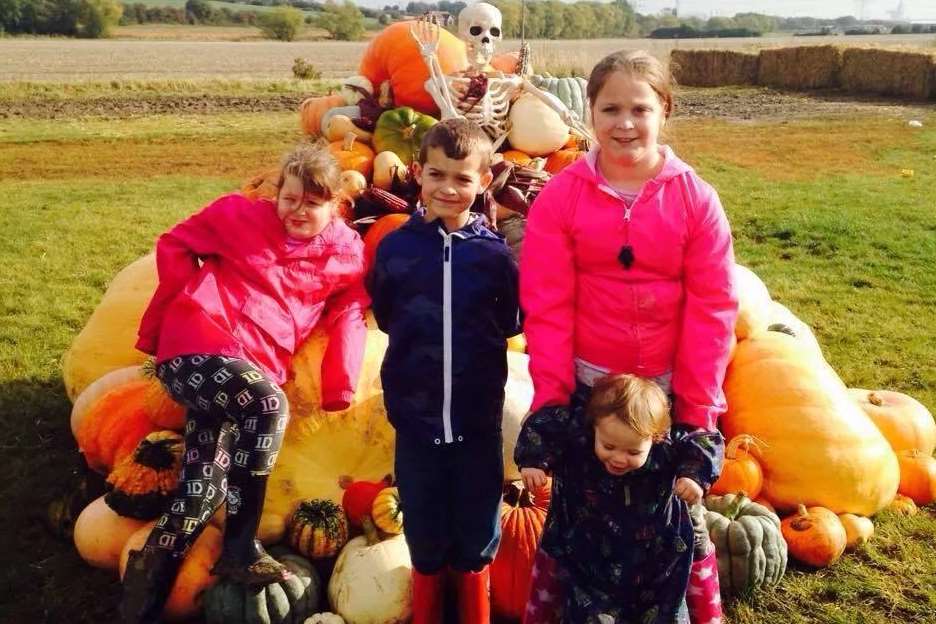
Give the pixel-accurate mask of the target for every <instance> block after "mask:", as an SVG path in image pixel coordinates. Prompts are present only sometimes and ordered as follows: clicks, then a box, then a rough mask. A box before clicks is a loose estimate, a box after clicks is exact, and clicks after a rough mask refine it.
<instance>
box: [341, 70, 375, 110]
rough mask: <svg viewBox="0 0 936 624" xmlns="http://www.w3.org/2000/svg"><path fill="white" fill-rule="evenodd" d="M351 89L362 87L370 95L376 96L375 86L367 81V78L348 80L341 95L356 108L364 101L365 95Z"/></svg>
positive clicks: (358, 77) (355, 77)
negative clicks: (356, 105)
mask: <svg viewBox="0 0 936 624" xmlns="http://www.w3.org/2000/svg"><path fill="white" fill-rule="evenodd" d="M351 87H360V88H361V89H364V90H365V91H367V92H368V93H369V94H370V95H373V94H374V85H373V84H371V81H370V80H368V79H367V77H366V76H351V77H350V78H347V79H346V80H345V81H344V82H343V83H342V85H341V89H340V90H339V93H340V94H341V97H343V98H344V100H345V102H347V103H348V104H349V105H350V106H354V105H355V104H357V103H358V102H360V101H361V100H362V99H364V94H363V93H361V92H360V91H358V90H357V89H352V88H351Z"/></svg>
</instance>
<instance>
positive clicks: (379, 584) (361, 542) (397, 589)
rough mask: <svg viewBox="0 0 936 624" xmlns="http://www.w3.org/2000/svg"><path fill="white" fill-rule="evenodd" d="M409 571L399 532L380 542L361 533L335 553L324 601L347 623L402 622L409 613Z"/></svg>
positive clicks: (406, 551)
mask: <svg viewBox="0 0 936 624" xmlns="http://www.w3.org/2000/svg"><path fill="white" fill-rule="evenodd" d="M372 532H373V533H376V531H373V529H372ZM370 539H371V540H373V539H374V537H373V536H372V537H371V538H370ZM412 573H413V564H412V563H411V562H410V556H409V549H408V548H407V547H406V539H405V538H404V537H403V535H402V534H401V535H396V536H394V537H391V538H390V539H386V540H383V541H369V540H368V537H367V536H366V535H361V536H358V537H355V538H354V539H352V540H351V541H350V542H348V543H347V545H346V546H345V547H344V549H343V550H342V551H341V554H340V555H338V561H336V562H335V569H334V571H333V572H332V576H331V580H330V581H329V582H328V600H329V602H330V603H331V606H332V608H333V609H334V610H335V611H337V612H338V615H340V616H341V617H343V618H344V619H345V622H347V623H348V624H387V623H389V622H405V621H407V620H409V618H410V615H411V613H412V597H411V596H412V592H411V585H412V581H411V576H412Z"/></svg>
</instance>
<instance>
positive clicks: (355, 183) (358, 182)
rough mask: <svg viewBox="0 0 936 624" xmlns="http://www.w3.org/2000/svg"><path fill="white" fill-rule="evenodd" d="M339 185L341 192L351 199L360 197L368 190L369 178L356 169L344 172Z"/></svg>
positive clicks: (339, 179)
mask: <svg viewBox="0 0 936 624" xmlns="http://www.w3.org/2000/svg"><path fill="white" fill-rule="evenodd" d="M338 183H339V184H340V185H341V190H342V191H344V192H345V193H347V195H348V197H350V198H351V199H354V198H356V197H360V196H361V195H362V194H363V193H364V191H366V190H367V178H365V177H364V174H363V173H361V172H360V171H355V170H354V169H348V170H347V171H342V172H341V177H340V178H338Z"/></svg>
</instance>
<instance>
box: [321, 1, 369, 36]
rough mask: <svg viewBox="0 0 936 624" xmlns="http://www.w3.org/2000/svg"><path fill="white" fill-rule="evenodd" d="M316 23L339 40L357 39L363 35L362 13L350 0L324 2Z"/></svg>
mask: <svg viewBox="0 0 936 624" xmlns="http://www.w3.org/2000/svg"><path fill="white" fill-rule="evenodd" d="M318 25H319V27H320V28H324V29H325V30H327V31H328V32H329V33H330V34H331V36H332V37H334V38H335V39H338V40H339V41H357V40H358V39H360V38H361V37H362V36H363V35H364V15H363V14H362V13H361V11H360V10H358V8H357V6H356V5H355V4H354V3H353V2H351V0H345V2H344V3H343V4H334V3H328V4H326V5H325V7H324V9H323V11H322V15H321V16H319V18H318Z"/></svg>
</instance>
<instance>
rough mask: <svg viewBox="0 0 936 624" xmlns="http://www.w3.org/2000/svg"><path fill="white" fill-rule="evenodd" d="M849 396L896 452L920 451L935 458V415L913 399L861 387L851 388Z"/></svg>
mask: <svg viewBox="0 0 936 624" xmlns="http://www.w3.org/2000/svg"><path fill="white" fill-rule="evenodd" d="M848 393H849V394H850V395H851V396H852V398H853V399H854V400H855V401H856V402H857V403H858V405H859V406H860V407H861V409H863V410H864V412H865V414H867V415H868V416H869V417H870V418H871V420H873V421H874V424H875V425H877V427H878V429H880V430H881V433H882V434H884V437H885V438H887V441H888V442H890V445H891V447H892V448H893V449H894V452H895V453H896V452H899V451H909V450H912V449H916V450H918V451H920V452H921V453H923V454H924V455H932V454H933V451H934V450H936V422H933V415H932V414H930V413H929V410H928V409H926V407H924V406H923V404H922V403H920V402H919V401H917V400H916V399H914V398H913V397H911V396H907V395H906V394H902V393H900V392H893V391H890V390H863V389H861V388H849V390H848Z"/></svg>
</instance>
